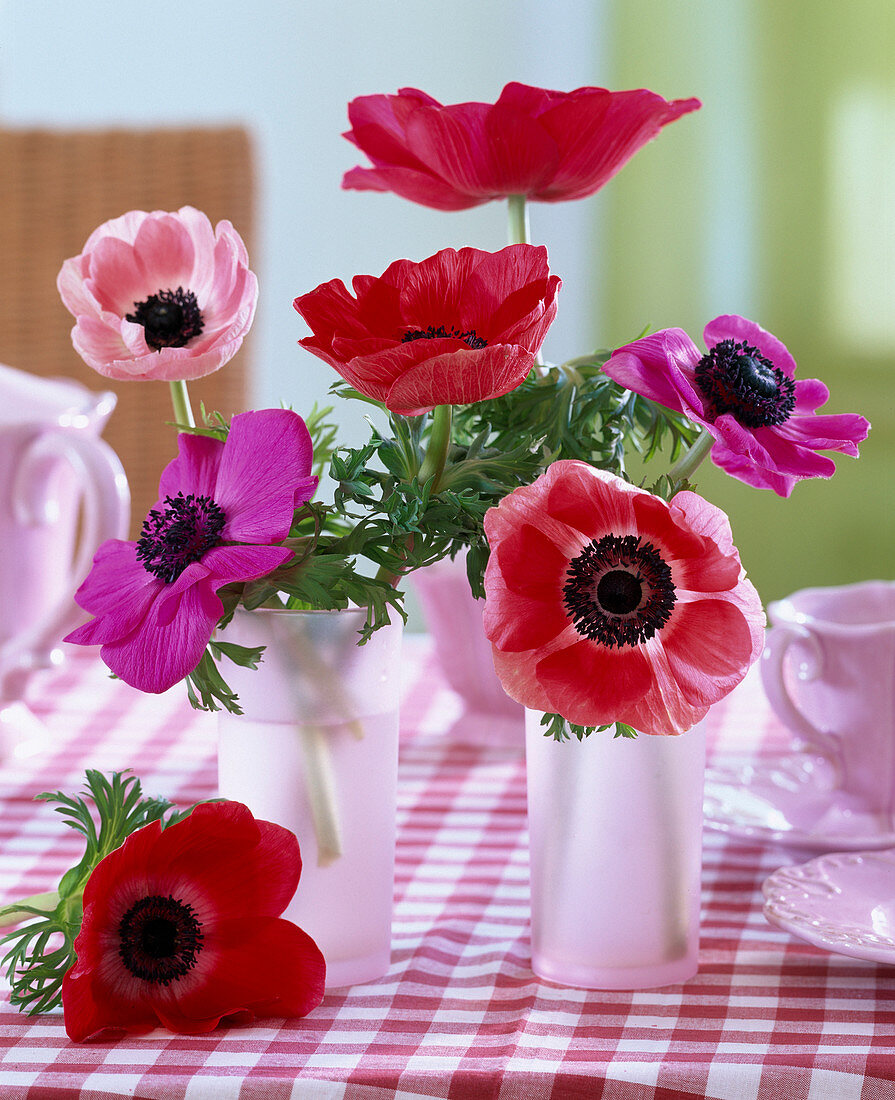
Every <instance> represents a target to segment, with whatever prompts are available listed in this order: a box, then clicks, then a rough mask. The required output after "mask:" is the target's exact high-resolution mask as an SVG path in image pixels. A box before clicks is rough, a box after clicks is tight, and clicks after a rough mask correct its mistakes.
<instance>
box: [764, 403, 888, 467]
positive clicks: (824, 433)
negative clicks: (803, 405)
mask: <svg viewBox="0 0 895 1100" xmlns="http://www.w3.org/2000/svg"><path fill="white" fill-rule="evenodd" d="M869 431H870V422H869V421H867V420H865V419H864V417H863V416H858V415H857V413H830V414H829V415H827V416H793V417H790V419H789V420H787V421H786V423H785V424H781V425H780V427H779V428H777V432H778V433H779V434H780V435H781V436H783V437H784V438H785V439H791V440H792V441H793V442H795V443H800V444H802V445H803V446H805V447H811V448H812V450H817V451H842V452H843V454H847V455H852V456H853V457H857V454H858V444H859V443H861V442H863V440H865V439H866V438H867V433H868V432H869Z"/></svg>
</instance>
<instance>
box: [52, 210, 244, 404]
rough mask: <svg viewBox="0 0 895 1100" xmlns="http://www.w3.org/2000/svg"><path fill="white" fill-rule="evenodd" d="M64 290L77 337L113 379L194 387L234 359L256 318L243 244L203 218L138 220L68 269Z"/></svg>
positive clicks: (86, 356)
mask: <svg viewBox="0 0 895 1100" xmlns="http://www.w3.org/2000/svg"><path fill="white" fill-rule="evenodd" d="M56 285H57V286H58V288H59V293H60V295H61V296H62V301H63V302H64V303H65V306H66V308H67V309H68V311H69V312H70V313H71V314H72V315H73V316H74V317H75V318H76V320H77V324H76V325H75V327H74V328H73V329H72V333H71V337H72V343H73V344H74V346H75V350H76V351H77V352H78V354H79V355H80V356H81V358H82V359H83V360H84V362H85V363H87V365H88V366H90V367H93V369H94V370H96V371H99V373H100V374H102V375H105V376H106V377H107V378H118V379H124V380H130V379H136V378H151V379H156V380H161V381H165V382H168V381H172V380H189V379H192V378H201V377H202V376H203V375H206V374H211V373H212V371H216V370H217V369H218V368H219V367H222V366H223V365H224V363H226V362H227V361H228V360H230V359H232V358H233V356H234V355H235V354H236V352H237V351H238V350H239V347H240V345H241V344H242V341H243V338H244V337H245V334H246V333H247V332H248V331H249V328H250V327H251V325H252V319H253V318H254V316H255V303H256V301H257V298H258V282H257V279H256V278H255V275H254V273H253V272H251V271H250V270H249V260H248V254H247V252H246V247H245V245H244V244H243V242H242V238H241V237H240V236H239V234H238V233H237V232H236V230H235V229H234V228H233V226H232V225H231V224H230V223H229V222H227V221H222V222H218V224H217V225H216V226H215V228H214V229H212V227H211V222H210V221H209V220H208V218H207V217H206V216H205V215H204V214H203V213H201V212H200V211H199V210H195V209H193V207H192V206H184V207H182V208H181V209H180V210H178V211H176V213H166V212H165V211H162V210H156V211H154V212H153V213H151V214H147V213H146V212H145V211H144V210H132V211H131V212H130V213H128V214H124V215H123V216H122V217H120V218H114V219H113V220H112V221H108V222H105V223H104V224H103V225H101V226H100V227H99V228H98V229H95V230H94V231H93V232H92V233H91V234H90V236H89V237H88V238H87V243H86V244H85V245H84V251H83V252H82V253H81V254H80V255H79V256H74V257H72V258H71V259H69V260H66V261H65V263H64V264H63V265H62V270H61V271H60V272H59V277H58V279H57V283H56Z"/></svg>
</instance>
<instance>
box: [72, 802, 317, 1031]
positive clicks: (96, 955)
mask: <svg viewBox="0 0 895 1100" xmlns="http://www.w3.org/2000/svg"><path fill="white" fill-rule="evenodd" d="M300 875H301V855H300V853H299V848H298V841H297V840H296V838H295V836H294V834H293V833H290V832H289V830H288V829H284V828H283V827H282V826H280V825H274V824H272V823H271V822H269V821H256V820H255V818H254V817H252V814H251V813H250V812H249V810H248V809H247V808H246V807H245V806H243V805H242V804H241V803H239V802H213V803H206V804H203V805H199V806H197V807H196V808H195V809H194V810H193V812H192V813H191V814H190V815H189V817H187V818H185V819H184V820H183V821H180V822H177V823H176V824H174V825H170V826H169V827H168V828H167V829H164V830H163V829H162V828H161V825H160V823H159V822H157V821H154V822H153V823H152V824H151V825H147V826H145V827H144V828H142V829H139V830H137V832H135V833H132V834H131V835H130V836H129V837H128V838H127V840H125V842H124V844H123V845H122V846H121V847H120V848H117V849H116V850H115V851H114V852H111V853H110V854H109V855H107V856H106V857H105V859H103V860H101V861H100V863H99V864H97V866H96V868H95V869H94V871H93V873H92V874H91V876H90V878H89V879H88V880H87V885H86V887H85V888H84V919H83V922H82V924H81V931H80V933H79V934H78V937H77V939H76V940H75V945H74V946H75V953H76V954H77V962H76V963H75V965H74V966H73V967H72V968H71V969H70V970H69V971H68V973H67V974H66V975H65V978H64V979H63V982H62V1006H63V1009H64V1012H65V1030H66V1031H67V1033H68V1035H69V1037H70V1038H71V1039H73V1040H75V1042H82V1041H83V1040H85V1039H88V1038H90V1037H91V1036H92V1035H96V1034H97V1033H98V1032H100V1031H103V1030H105V1029H106V1028H113V1029H116V1030H123V1031H127V1032H131V1033H134V1034H141V1033H143V1032H146V1031H151V1030H152V1029H153V1028H155V1027H158V1026H159V1025H161V1026H162V1027H166V1028H168V1029H169V1030H171V1031H176V1032H180V1033H182V1034H186V1035H198V1034H202V1033H204V1032H207V1031H211V1030H212V1029H213V1028H215V1027H217V1025H218V1024H219V1023H220V1021H221V1020H222V1019H224V1018H225V1017H234V1016H235V1017H236V1018H237V1020H238V1021H239V1022H247V1021H248V1020H250V1019H252V1018H254V1017H257V1016H305V1015H307V1013H309V1012H310V1011H311V1010H312V1009H314V1008H316V1007H317V1005H318V1004H320V1001H321V1000H322V998H323V984H324V978H325V973H326V964H325V963H324V960H323V956H322V954H321V953H320V949H319V948H318V947H317V945H316V944H315V943H314V941H313V940H312V939H311V937H310V936H309V935H308V934H307V933H306V932H303V931H302V930H301V929H300V928H298V927H297V926H296V925H294V924H292V923H291V922H290V921H287V920H282V919H281V918H280V914H281V913H282V912H283V910H284V909H285V908H286V906H287V905H288V904H289V902H290V900H291V898H292V895H293V894H294V893H295V889H296V887H297V886H298V880H299V877H300Z"/></svg>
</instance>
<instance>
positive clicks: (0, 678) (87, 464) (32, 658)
mask: <svg viewBox="0 0 895 1100" xmlns="http://www.w3.org/2000/svg"><path fill="white" fill-rule="evenodd" d="M59 459H63V460H64V461H65V462H67V463H68V465H69V466H70V467H71V468H72V469H73V470H74V472H75V474H76V476H77V478H78V482H79V484H80V486H81V488H82V490H83V498H82V499H83V504H82V508H81V529H80V537H79V539H78V546H77V550H76V553H75V556H74V560H73V562H72V565H71V569H70V572H69V579H68V583H67V584H66V586H65V590H64V591H63V593H62V595H61V596H60V598H59V599H58V600H57V601H56V603H55V604H54V606H53V607H51V608H50V609H49V610H48V611H47V612H46V614H45V615H44V616H43V617H42V618H41V619H40V621H39V622H37V623H35V624H34V625H33V626H31V627H29V628H28V630H26V631H24V632H22V633H21V634H18V635H16V636H15V637H13V638H11V639H9V641H8V642H7V643H6V644H5V645H4V646H3V647H2V649H0V698H3V699H4V701H10V700H13V699H16V698H19V697H20V696H21V694H22V692H23V690H24V683H25V680H26V679H27V676H28V674H29V673H30V672H31V671H33V670H34V669H35V668H46V667H47V666H48V665H49V664H51V663H52V662H51V657H50V655H51V653H52V651H53V650H54V649H55V648H56V647H57V646H58V645H59V642H60V641H61V639H62V638H63V637H64V635H66V634H68V633H69V631H71V630H74V628H75V627H76V626H79V625H80V623H81V622H83V621H84V618H85V615H84V612H83V611H82V610H81V608H79V607H78V606H77V604H76V603H75V601H74V595H75V592H76V591H77V588H78V586H79V585H80V584H81V582H82V581H83V580H84V578H85V577H86V575H87V573H88V572H89V570H90V565H91V562H92V560H93V555H94V554H95V553H96V550H97V549H98V547H99V545H100V544H101V543H102V542H105V541H106V539H113V538H124V537H126V536H127V528H128V523H129V519H130V492H129V490H128V485H127V477H126V476H125V473H124V467H123V466H122V465H121V460H120V459H119V458H118V456H117V455H116V454H115V452H114V451H113V450H112V448H111V447H110V446H109V445H108V443H106V442H105V441H104V440H102V439H99V438H97V437H96V436H94V435H90V434H87V433H82V432H80V431H77V430H76V431H72V430H70V429H67V430H66V429H58V428H56V429H50V430H48V431H45V432H41V433H40V434H39V435H37V436H35V438H34V439H33V440H32V441H31V443H30V444H29V446H28V448H27V450H26V452H25V453H24V455H23V456H22V461H21V462H20V463H19V466H18V468H17V470H16V475H15V478H14V480H13V485H12V505H13V510H14V514H15V516H16V519H17V521H18V522H19V523H23V524H43V523H49V522H52V521H53V518H54V517H53V516H52V514H50V511H49V510H50V508H51V506H52V505H51V497H50V496H49V494H48V493H47V492H41V493H35V492H34V488H35V483H37V484H38V486H40V484H41V479H43V480H44V481H47V480H48V479H49V478H50V477H51V476H52V469H53V467H54V465H55V464H56V463H57V462H58V460H59Z"/></svg>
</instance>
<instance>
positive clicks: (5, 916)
mask: <svg viewBox="0 0 895 1100" xmlns="http://www.w3.org/2000/svg"><path fill="white" fill-rule="evenodd" d="M58 904H59V895H58V894H57V893H56V891H55V890H50V891H49V892H48V893H46V894H32V895H31V897H30V898H22V899H21V900H20V901H17V902H15V903H14V904H12V905H4V906H3V907H2V908H0V928H10V927H12V925H14V924H19V923H21V922H22V921H23V920H31V919H32V918H33V917H34V915H35V914H34V913H31V912H28V910H26V909H24V908H23V907H24V906H28V908H29V909H45V910H46V911H47V912H53V910H54V909H55V908H56V906H57V905H58Z"/></svg>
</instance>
